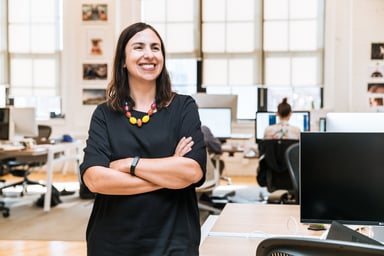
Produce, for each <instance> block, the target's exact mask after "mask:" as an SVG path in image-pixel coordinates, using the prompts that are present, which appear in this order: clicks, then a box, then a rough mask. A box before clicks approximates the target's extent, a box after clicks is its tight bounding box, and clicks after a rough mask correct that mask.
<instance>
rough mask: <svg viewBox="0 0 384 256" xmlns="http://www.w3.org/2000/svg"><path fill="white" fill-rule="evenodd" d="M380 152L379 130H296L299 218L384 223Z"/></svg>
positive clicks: (383, 142)
mask: <svg viewBox="0 0 384 256" xmlns="http://www.w3.org/2000/svg"><path fill="white" fill-rule="evenodd" d="M383 152H384V133H354V132H350V133H348V132H347V133H342V132H335V133H331V132H308V133H302V134H301V138H300V180H299V184H300V200H301V201H300V215H301V216H300V219H301V222H303V223H331V222H332V221H333V220H336V221H338V222H340V223H344V224H356V225H384V184H383V182H384V157H383Z"/></svg>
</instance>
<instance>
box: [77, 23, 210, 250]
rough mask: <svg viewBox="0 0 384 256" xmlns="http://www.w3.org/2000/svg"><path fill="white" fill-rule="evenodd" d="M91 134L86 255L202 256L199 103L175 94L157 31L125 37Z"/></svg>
mask: <svg viewBox="0 0 384 256" xmlns="http://www.w3.org/2000/svg"><path fill="white" fill-rule="evenodd" d="M88 134H89V137H88V140H87V145H86V148H85V150H84V161H83V163H82V164H81V167H80V169H81V177H82V179H83V181H84V184H85V185H86V186H87V187H88V189H89V190H90V191H92V192H93V193H96V194H97V196H96V198H95V202H94V207H93V210H92V214H91V217H90V220H89V222H88V228H87V236H86V237H87V252H88V256H99V255H111V256H112V255H113V256H119V255H124V256H126V255H143V254H145V255H198V254H199V243H200V236H201V235H200V216H199V209H198V204H197V197H196V187H198V186H200V185H201V184H202V183H203V182H204V179H205V170H206V167H205V166H206V161H207V160H206V149H205V143H204V139H203V134H202V132H201V122H200V119H199V113H198V110H197V105H196V102H195V101H194V99H193V98H192V97H191V96H187V95H181V94H177V93H175V92H173V91H172V88H171V81H170V77H169V74H168V71H167V68H166V65H165V49H164V44H163V41H162V39H161V37H160V36H159V34H158V32H157V31H156V30H155V29H154V28H153V27H152V26H150V25H148V24H146V23H141V22H140V23H135V24H132V25H130V26H129V27H127V28H126V29H125V30H123V31H122V33H121V34H120V37H119V40H118V42H117V47H116V53H115V60H114V63H113V72H112V77H111V81H110V82H109V84H108V87H107V99H106V102H105V103H102V104H99V105H98V106H97V108H96V109H95V111H94V113H93V116H92V120H91V124H90V128H89V133H88ZM133 209H134V211H133ZM116 241H118V242H116Z"/></svg>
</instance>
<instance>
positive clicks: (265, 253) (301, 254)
mask: <svg viewBox="0 0 384 256" xmlns="http://www.w3.org/2000/svg"><path fill="white" fill-rule="evenodd" d="M277 255H279V256H323V255H332V256H345V255H348V256H361V255H364V256H379V255H384V246H381V245H372V244H363V243H357V242H345V241H336V240H323V239H320V238H300V237H272V238H267V239H264V240H262V241H261V242H260V243H259V245H258V246H257V249H256V256H277Z"/></svg>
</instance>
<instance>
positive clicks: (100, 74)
mask: <svg viewBox="0 0 384 256" xmlns="http://www.w3.org/2000/svg"><path fill="white" fill-rule="evenodd" d="M107 74H108V68H107V64H83V79H84V80H106V79H107Z"/></svg>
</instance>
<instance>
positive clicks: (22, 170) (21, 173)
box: [0, 159, 45, 196]
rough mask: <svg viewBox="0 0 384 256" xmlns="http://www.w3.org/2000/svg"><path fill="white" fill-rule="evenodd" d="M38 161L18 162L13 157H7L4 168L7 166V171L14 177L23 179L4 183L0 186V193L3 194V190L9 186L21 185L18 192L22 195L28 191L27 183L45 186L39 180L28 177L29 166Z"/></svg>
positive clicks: (34, 164) (33, 165)
mask: <svg viewBox="0 0 384 256" xmlns="http://www.w3.org/2000/svg"><path fill="white" fill-rule="evenodd" d="M37 164H40V163H34V162H33V163H28V162H19V161H16V160H14V159H8V160H7V161H6V162H5V163H4V164H3V167H4V168H8V170H9V173H10V174H11V175H13V176H15V177H22V178H23V179H22V180H21V181H18V182H14V183H11V184H8V185H5V186H3V187H1V188H0V195H2V194H3V190H4V189H6V188H10V187H16V186H22V187H23V189H22V190H21V192H20V196H24V194H25V193H27V192H28V190H27V187H28V185H40V186H45V184H43V183H40V182H39V181H33V180H30V179H29V178H28V176H29V175H30V174H31V172H30V168H32V167H35V166H36V165H37Z"/></svg>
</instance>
